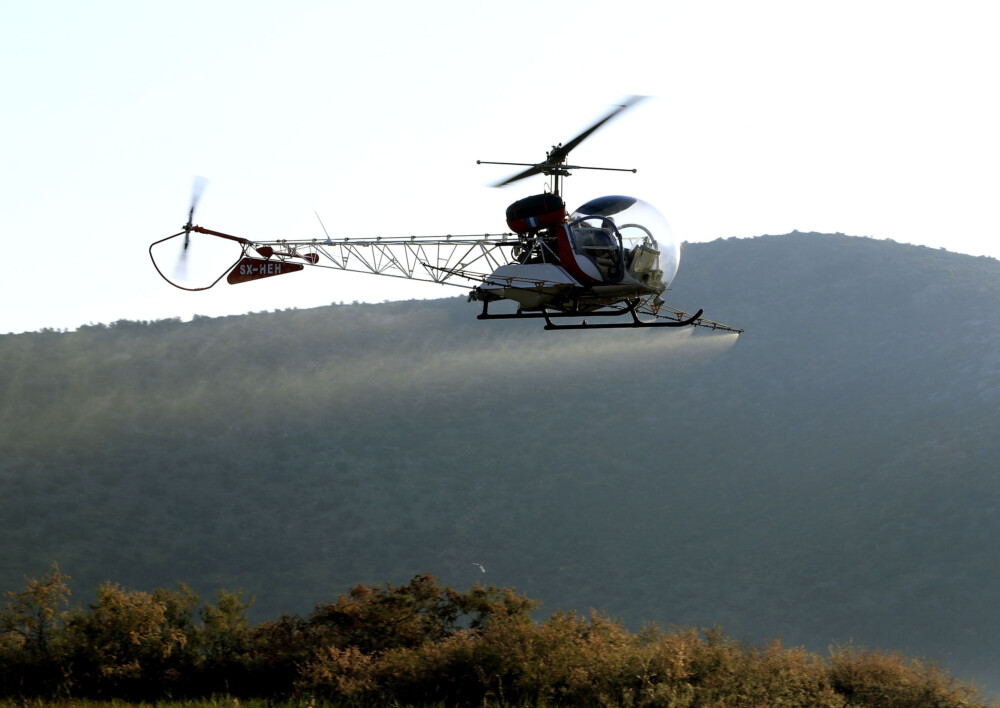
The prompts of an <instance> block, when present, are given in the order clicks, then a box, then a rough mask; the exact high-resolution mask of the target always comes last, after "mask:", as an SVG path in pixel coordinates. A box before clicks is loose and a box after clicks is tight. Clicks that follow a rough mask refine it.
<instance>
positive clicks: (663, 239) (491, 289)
mask: <svg viewBox="0 0 1000 708" xmlns="http://www.w3.org/2000/svg"><path fill="white" fill-rule="evenodd" d="M643 98H644V97H643V96H630V97H628V98H627V99H625V100H624V101H623V102H622V103H621V104H619V105H616V106H614V107H613V109H612V110H611V111H609V112H608V113H607V114H606V115H604V116H603V117H602V118H601V119H599V120H598V121H596V122H594V123H593V124H591V125H590V126H589V127H588V128H587V129H586V130H584V131H583V132H581V133H580V134H578V135H577V136H575V137H574V138H573V139H571V140H569V141H568V142H566V143H559V144H557V145H555V146H553V147H552V149H551V150H549V151H548V152H547V153H546V156H545V160H543V161H541V162H535V163H525V162H494V161H485V160H477V164H480V165H506V166H519V167H524V168H526V169H524V170H522V171H520V172H518V173H516V174H514V175H512V176H510V177H508V178H506V179H504V180H502V181H499V182H496V183H495V184H493V185H492V186H494V187H506V186H508V185H510V184H513V183H515V182H519V181H521V180H523V179H526V178H529V177H533V176H535V175H545V176H547V177H550V178H551V189H550V190H549V191H544V192H542V193H540V194H534V195H530V196H528V197H525V198H523V199H519V200H517V201H515V202H514V203H513V204H511V205H510V206H509V207H508V208H507V210H506V214H505V216H506V221H507V226H508V228H509V229H510V231H507V232H503V233H492V234H491V233H486V234H467V235H452V234H449V235H445V236H406V237H382V236H379V237H375V238H368V239H358V238H350V237H342V238H332V237H331V236H330V234H329V232H327V231H326V228H325V226H324V225H323V222H322V219H319V215H318V214H317V215H316V216H317V219H319V223H320V227H321V228H322V230H323V233H324V237H323V238H313V239H308V240H289V239H276V240H272V241H252V240H250V239H246V238H243V237H240V236H233V235H230V234H226V233H223V232H220V231H215V230H212V229H207V228H205V227H202V226H199V225H196V224H194V213H195V208H196V206H197V203H198V200H199V198H200V195H201V190H202V189H203V187H204V183H203V182H201V181H196V186H195V189H194V191H193V194H192V199H191V206H190V209H189V211H188V220H187V223H186V224H185V225H184V226H183V228H182V230H181V231H179V232H177V233H175V234H171V235H170V236H167V237H166V238H163V239H160V240H159V241H155V242H154V243H153V244H151V245H150V247H149V254H150V258H151V260H152V261H153V266H154V268H155V269H156V271H157V272H158V273H159V274H160V276H162V277H163V279H164V280H166V281H167V282H168V283H170V284H171V285H173V286H174V287H177V288H180V289H182V290H189V291H198V290H207V289H208V288H211V287H213V286H215V285H216V284H217V283H218V282H219V281H220V280H222V278H223V277H225V278H226V281H227V282H228V283H229V284H231V285H235V284H240V283H246V282H250V281H255V280H260V279H263V278H269V277H273V276H277V275H286V274H288V273H294V272H298V271H301V270H303V269H304V268H306V267H319V268H328V269H333V270H342V271H352V272H362V273H371V274H375V275H383V276H389V277H396V278H407V279H411V280H420V281H427V282H434V283H439V284H442V285H458V286H459V287H463V288H468V287H469V282H470V281H471V282H472V283H473V285H472V287H471V290H470V291H469V294H468V301H469V302H478V303H481V304H482V311H481V312H480V313H479V315H478V316H477V318H478V319H480V320H506V319H542V320H544V321H545V325H544V328H545V329H546V330H558V329H610V328H647V327H688V326H691V327H704V328H708V329H711V330H718V331H723V332H730V333H735V334H740V333H742V332H743V330H742V329H738V328H736V327H731V326H729V325H725V324H722V323H720V322H715V321H712V320H709V319H706V318H704V317H702V314H703V310H698V311H697V312H695V313H694V314H688V313H686V312H683V311H682V310H679V309H676V308H674V307H671V306H670V305H667V303H666V302H665V301H664V299H663V297H662V295H663V293H664V292H665V291H666V290H667V288H668V286H669V284H670V282H671V281H672V280H673V278H674V276H675V275H676V273H677V269H678V265H679V261H680V247H679V245H678V243H677V242H676V241H674V240H673V237H672V234H671V232H670V228H669V226H668V224H667V222H666V219H664V217H663V216H662V214H660V212H659V211H657V210H656V208H655V207H653V206H652V205H651V204H649V203H647V202H645V201H643V200H641V199H638V198H635V197H629V196H624V195H610V196H602V197H598V198H596V199H591V200H590V201H587V202H586V203H584V204H582V205H581V206H579V207H577V208H576V209H575V210H573V211H572V212H567V208H566V202H565V201H564V199H563V196H562V180H563V178H565V177H567V176H569V175H570V174H571V173H572V171H574V170H607V171H617V172H633V173H634V172H636V170H635V169H624V168H613V167H612V168H609V167H586V166H582V165H573V164H568V163H567V159H568V156H569V153H570V152H571V151H572V150H573V149H574V148H576V147H577V146H579V145H580V143H582V142H583V141H584V140H586V139H587V138H588V137H589V136H590V135H592V134H593V133H594V132H595V131H597V130H598V129H599V128H601V127H603V126H604V125H605V124H606V123H608V122H609V121H611V120H612V119H613V118H615V117H616V116H618V115H619V114H621V113H622V112H624V111H626V110H627V109H629V108H631V107H632V106H634V105H636V104H637V103H639V102H640V101H641V100H643ZM192 234H203V235H206V236H211V237H216V238H220V239H225V240H228V241H231V242H234V243H236V244H237V245H238V246H239V255H238V256H237V258H236V260H235V261H234V262H233V263H232V264H231V265H229V266H227V267H226V268H225V269H224V270H223V271H222V273H221V274H220V275H218V277H216V278H215V280H213V281H211V282H209V283H208V284H207V285H204V286H200V287H193V286H189V285H188V284H186V283H184V282H178V279H177V278H175V279H171V278H169V277H168V276H167V275H166V274H165V273H164V271H163V270H162V269H161V268H160V265H158V263H157V256H156V253H158V252H161V251H162V249H163V248H164V244H167V243H168V242H171V241H173V240H174V239H180V238H181V237H183V242H182V249H181V256H180V259H181V263H183V262H184V261H185V259H186V258H187V254H188V251H189V247H190V244H191V237H192ZM455 281H464V283H456V282H455ZM501 301H507V302H511V303H513V304H514V305H515V306H516V310H515V311H514V312H496V311H495V310H494V311H492V312H491V311H490V305H492V304H494V303H498V302H501ZM615 317H618V318H620V320H618V321H613V322H612V321H608V319H606V318H615ZM594 318H599V319H600V320H601V321H599V322H598V321H592V320H593V319H594ZM567 319H573V320H574V322H572V323H567V322H565V320H567ZM581 319H582V321H580V320H581Z"/></svg>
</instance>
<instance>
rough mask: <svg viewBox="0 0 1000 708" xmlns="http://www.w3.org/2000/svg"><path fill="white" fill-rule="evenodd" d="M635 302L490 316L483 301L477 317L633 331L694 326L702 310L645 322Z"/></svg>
mask: <svg viewBox="0 0 1000 708" xmlns="http://www.w3.org/2000/svg"><path fill="white" fill-rule="evenodd" d="M635 306H636V303H635V302H629V303H628V307H627V308H625V309H623V310H599V311H595V312H587V313H572V312H549V311H548V310H545V309H543V310H542V311H541V312H522V311H521V310H518V311H517V312H516V313H514V314H503V315H491V314H490V312H489V302H487V301H483V311H482V313H481V314H480V315H478V316H477V319H480V320H529V319H544V320H545V329H547V330H552V329H633V328H638V327H687V326H689V325H694V324H695V323H696V322H697V321H698V318H699V317H701V313H702V312H704V310H698V312H696V313H695V314H694V315H692V316H690V317H686V318H684V319H681V318H680V317H678V319H676V320H663V319H658V320H654V321H652V322H647V321H644V320H640V319H639V314H638V313H637V312H636V311H635ZM626 314H628V315H632V321H631V322H606V323H605V322H602V323H599V324H591V323H590V322H588V321H587V320H584V321H583V322H582V323H580V324H563V325H560V324H555V323H554V322H552V320H553V319H557V318H564V317H574V318H579V317H584V316H586V317H619V316H621V315H626Z"/></svg>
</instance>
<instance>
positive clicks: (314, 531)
mask: <svg viewBox="0 0 1000 708" xmlns="http://www.w3.org/2000/svg"><path fill="white" fill-rule="evenodd" d="M279 286H280V285H279ZM670 295H671V297H670V299H669V301H670V302H671V304H674V305H676V306H678V307H682V308H684V309H687V310H689V311H691V310H693V309H696V308H698V307H704V308H705V312H706V315H707V316H708V317H711V318H713V319H717V320H720V321H723V322H726V323H729V324H734V325H738V326H740V327H745V328H746V330H747V332H746V334H744V335H742V336H741V337H740V338H739V340H738V342H737V341H736V339H735V337H733V336H729V335H707V336H706V335H703V334H702V333H693V334H692V333H680V332H663V331H656V332H648V331H642V332H625V333H622V332H557V333H545V332H543V331H541V328H540V326H539V325H538V324H537V323H512V322H491V323H485V322H478V321H476V320H475V314H476V312H477V310H476V307H475V305H469V304H467V303H465V302H464V299H460V298H457V299H454V300H440V301H430V302H408V303H386V304H382V305H350V306H332V307H328V308H318V309H314V310H296V311H285V312H275V313H260V314H255V315H248V316H243V317H229V318H222V319H198V320H195V321H194V322H190V323H180V322H169V321H168V322H157V323H151V324H142V323H128V322H122V323H117V324H116V325H114V326H111V327H89V328H82V329H81V330H80V331H78V332H74V333H54V332H43V333H35V334H19V335H5V336H2V337H0V361H3V362H4V367H3V371H2V372H0V396H2V398H0V401H2V403H0V449H2V450H3V455H2V459H0V519H2V521H0V526H2V530H3V533H2V538H0V558H2V561H0V587H2V589H13V588H16V587H19V586H20V585H21V584H22V577H23V576H24V575H40V574H41V573H42V572H44V570H45V569H46V568H47V567H48V565H49V564H50V563H51V562H52V561H58V562H59V564H60V567H61V568H62V570H63V571H65V572H67V573H68V574H70V575H72V576H73V577H74V581H73V583H72V585H73V587H74V589H75V590H76V592H77V594H78V595H79V596H82V597H86V596H87V595H88V593H90V592H91V591H92V590H93V588H94V587H95V586H96V585H97V583H99V582H100V581H102V580H105V579H112V580H115V581H117V582H121V583H123V584H125V585H129V586H134V587H142V588H150V587H153V586H172V585H173V584H174V583H176V582H177V581H185V582H188V583H190V584H192V585H193V586H194V587H195V588H196V589H197V590H200V591H203V592H206V593H207V592H209V591H210V590H211V589H213V588H216V587H221V586H225V587H227V588H230V589H235V588H243V589H245V590H247V591H249V592H252V593H254V594H255V595H256V596H257V598H258V603H257V605H256V607H255V608H254V609H255V612H256V613H258V616H259V617H269V618H270V617H275V616H276V615H277V614H278V613H279V612H282V611H288V612H295V613H304V612H306V611H308V610H309V609H310V608H311V607H312V606H313V605H314V604H315V603H316V602H318V601H323V600H326V601H329V600H331V599H332V598H333V597H335V596H336V595H337V594H338V593H340V592H343V591H344V590H345V589H346V588H347V587H348V586H350V585H353V584H354V583H356V582H365V583H381V582H386V581H389V582H405V581H406V580H408V579H409V578H410V577H412V576H413V575H414V574H415V573H418V572H424V571H427V572H431V573H434V574H435V575H436V576H438V577H439V578H441V579H442V581H443V582H446V583H449V584H451V585H454V586H456V587H466V586H469V585H471V584H472V583H474V582H476V581H479V580H486V581H488V582H491V583H496V584H499V585H514V586H517V588H518V589H519V590H520V591H522V592H524V593H526V594H528V595H529V596H531V597H537V598H542V599H543V600H544V601H545V603H546V604H545V607H544V608H543V609H545V610H554V609H557V608H579V609H584V610H585V609H586V608H588V607H596V608H599V609H602V610H605V611H607V612H608V613H609V614H611V615H613V616H616V617H621V618H623V619H625V620H626V622H627V623H628V624H630V625H631V626H633V627H637V626H638V625H639V624H641V622H643V621H655V622H658V623H660V624H662V625H670V624H676V625H685V626H686V625H695V626H710V625H716V624H718V625H722V626H723V627H724V628H725V630H726V632H727V633H728V634H730V635H734V636H740V637H744V638H746V639H748V640H753V641H760V640H763V639H764V638H767V637H774V636H780V637H781V638H782V639H783V640H784V641H785V643H786V644H798V643H802V644H806V645H807V646H808V647H810V648H812V649H817V650H823V649H825V647H826V646H827V645H828V644H829V643H830V642H831V641H835V640H849V639H853V640H854V641H856V642H858V643H862V644H868V645H870V646H876V645H878V646H882V647H887V648H894V649H899V650H903V651H907V652H910V653H917V654H921V655H926V656H929V657H932V658H936V659H940V660H942V661H943V662H944V663H945V664H947V665H948V666H951V667H953V668H954V669H955V670H957V671H958V672H959V673H961V674H964V675H978V676H980V677H983V678H986V679H991V680H994V681H997V680H1000V677H997V676H995V675H990V671H992V670H993V667H995V666H997V665H1000V642H998V640H997V636H1000V631H998V630H1000V617H998V614H997V609H996V608H997V607H1000V591H998V588H1000V562H998V560H997V555H996V552H995V550H994V545H995V539H996V538H997V537H998V535H1000V518H998V514H997V500H998V499H1000V483H998V478H997V473H996V468H997V463H996V460H997V459H998V457H1000V455H998V453H1000V441H998V440H997V436H996V432H995V431H996V422H997V416H996V408H997V403H998V396H1000V346H998V345H1000V319H998V315H997V313H998V312H1000V308H998V306H1000V264H998V263H997V262H996V261H994V260H991V259H983V258H978V259H977V258H971V257H967V256H959V255H955V254H951V253H948V252H944V251H934V250H931V249H926V248H919V247H910V246H903V245H900V244H895V243H892V242H885V241H875V240H871V239H860V238H850V237H846V236H840V235H836V236H830V235H819V234H799V233H796V234H789V235H786V236H768V237H761V238H756V239H747V240H737V239H730V240H726V241H716V242H713V243H709V244H687V245H685V249H684V258H683V263H682V267H681V271H680V275H679V278H678V280H677V282H676V283H675V284H674V290H673V291H672V292H671V293H670ZM474 561H475V562H482V563H483V564H484V565H485V567H486V568H487V574H486V575H485V576H483V575H482V574H481V571H480V570H479V569H478V568H477V567H476V566H475V565H473V562H474Z"/></svg>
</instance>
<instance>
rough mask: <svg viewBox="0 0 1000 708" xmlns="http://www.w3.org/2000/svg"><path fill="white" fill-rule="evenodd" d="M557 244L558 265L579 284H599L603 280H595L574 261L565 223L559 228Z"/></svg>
mask: <svg viewBox="0 0 1000 708" xmlns="http://www.w3.org/2000/svg"><path fill="white" fill-rule="evenodd" d="M556 240H557V242H558V244H559V265H561V266H562V267H563V268H565V269H566V272H567V273H569V274H570V275H572V276H573V277H574V278H576V280H577V282H579V283H580V284H581V285H600V284H601V283H603V282H604V281H603V280H597V279H595V278H594V277H593V276H590V275H587V274H586V273H584V272H583V269H582V268H580V265H579V264H578V263H577V262H576V253H574V252H573V245H572V244H571V243H570V241H569V226H566V225H565V224H564V225H563V227H562V228H561V229H559V234H558V236H557V237H556Z"/></svg>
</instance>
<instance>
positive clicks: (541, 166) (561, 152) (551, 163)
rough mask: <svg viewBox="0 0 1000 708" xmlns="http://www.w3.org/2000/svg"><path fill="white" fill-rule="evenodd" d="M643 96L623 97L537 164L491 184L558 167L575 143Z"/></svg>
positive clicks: (496, 185) (506, 181) (578, 142)
mask: <svg viewBox="0 0 1000 708" xmlns="http://www.w3.org/2000/svg"><path fill="white" fill-rule="evenodd" d="M645 98H646V96H629V97H628V98H626V99H625V101H624V102H623V103H621V104H620V105H618V106H615V108H614V109H613V110H612V111H611V112H610V113H608V114H607V115H606V116H604V117H603V118H601V119H600V120H599V121H597V122H596V123H594V124H593V125H591V126H590V127H589V128H587V129H586V130H585V131H583V132H582V133H580V134H579V135H577V136H576V137H575V138H573V139H572V140H570V141H569V142H567V143H563V144H560V145H557V146H555V147H554V148H552V151H551V152H550V153H549V154H548V157H547V158H546V160H545V162H539V163H538V164H537V165H532V166H531V167H529V168H528V169H526V170H524V171H522V172H518V173H517V174H516V175H513V176H511V177H508V178H507V179H505V180H503V181H501V182H497V183H495V184H494V185H493V186H494V187H505V186H507V185H508V184H511V183H512V182H517V181H518V180H522V179H524V178H526V177H532V176H534V175H538V174H544V173H546V172H548V171H549V170H552V169H555V168H556V167H559V166H560V165H562V164H563V163H564V162H565V161H566V156H567V155H569V152H570V150H572V149H573V148H575V147H576V146H577V145H579V144H580V143H582V142H583V141H584V140H586V139H587V138H589V137H590V136H591V134H593V133H594V131H596V130H597V129H598V128H600V127H601V126H603V125H604V124H605V123H607V122H608V121H609V120H611V119H612V118H614V117H615V116H617V115H618V114H619V113H621V112H622V111H624V110H626V109H628V108H631V107H632V106H634V105H635V104H637V103H639V102H640V101H642V100H644V99H645ZM501 164H502V163H501Z"/></svg>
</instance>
